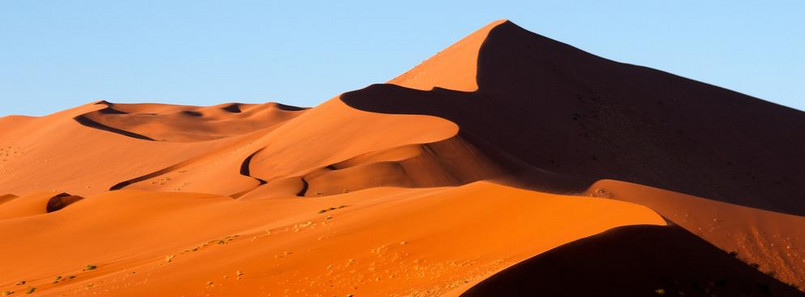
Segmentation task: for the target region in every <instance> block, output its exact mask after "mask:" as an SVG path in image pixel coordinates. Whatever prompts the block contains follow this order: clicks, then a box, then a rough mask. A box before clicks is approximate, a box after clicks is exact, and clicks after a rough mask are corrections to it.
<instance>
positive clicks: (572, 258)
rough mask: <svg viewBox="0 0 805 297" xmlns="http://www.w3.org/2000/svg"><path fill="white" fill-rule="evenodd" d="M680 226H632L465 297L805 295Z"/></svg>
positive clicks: (551, 254) (518, 268) (577, 244)
mask: <svg viewBox="0 0 805 297" xmlns="http://www.w3.org/2000/svg"><path fill="white" fill-rule="evenodd" d="M803 295H805V294H803V293H802V292H800V291H797V290H796V289H794V288H792V287H790V286H788V285H786V284H783V283H781V282H780V281H778V280H776V279H774V278H772V277H770V276H768V275H765V274H763V273H761V272H759V271H757V270H755V269H753V268H751V267H749V266H746V265H745V264H744V263H742V262H740V261H738V260H736V259H735V258H733V257H732V256H730V255H728V254H727V253H725V252H723V251H721V250H719V249H718V248H716V247H714V246H712V245H710V244H709V243H707V242H706V241H704V240H701V239H699V238H698V237H696V236H694V235H693V234H690V233H688V232H687V231H685V230H684V229H682V228H679V227H676V226H627V227H620V228H616V229H613V230H610V231H606V232H603V233H601V234H598V235H594V236H591V237H589V238H584V239H580V240H577V241H574V242H571V243H568V244H565V245H563V246H560V247H558V248H556V249H553V250H551V251H548V252H545V253H543V254H540V255H538V256H536V257H533V258H531V259H528V260H525V261H523V262H521V263H519V264H517V265H514V266H512V267H509V268H507V269H505V270H503V271H501V272H499V273H497V274H495V275H493V276H492V277H490V278H488V279H486V280H484V281H483V282H481V283H480V284H478V285H476V286H474V287H473V288H471V289H469V290H468V291H467V292H465V293H464V294H462V295H461V296H463V297H464V296H465V297H472V296H502V297H503V296H803Z"/></svg>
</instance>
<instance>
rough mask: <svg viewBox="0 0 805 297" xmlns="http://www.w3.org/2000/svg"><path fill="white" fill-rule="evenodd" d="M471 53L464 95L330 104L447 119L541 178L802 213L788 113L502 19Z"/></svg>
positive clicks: (799, 127) (408, 92) (368, 91)
mask: <svg viewBox="0 0 805 297" xmlns="http://www.w3.org/2000/svg"><path fill="white" fill-rule="evenodd" d="M477 56H478V58H477V62H476V63H477V74H476V77H475V79H476V80H477V86H478V89H477V90H476V91H473V92H466V91H455V90H448V89H442V88H438V87H436V88H433V89H432V90H429V91H422V90H416V89H409V88H406V87H405V86H404V85H403V86H397V85H392V84H382V85H372V86H369V87H367V88H365V89H362V90H358V91H353V92H349V93H346V94H344V95H342V96H341V99H342V100H343V101H344V102H345V103H346V104H347V105H349V106H351V107H354V108H358V109H361V110H366V111H372V112H381V113H391V114H427V115H433V116H437V117H441V118H444V119H447V120H450V121H451V122H454V123H456V124H457V125H458V126H459V127H460V132H459V133H460V135H461V136H464V138H465V139H471V140H482V141H483V142H484V143H486V144H488V146H490V147H494V148H496V149H499V150H501V151H505V152H506V153H507V154H509V155H511V156H512V157H514V158H516V159H517V160H520V161H522V162H523V163H525V164H527V165H530V166H533V167H536V168H539V169H542V170H545V171H548V172H554V173H558V174H561V175H568V176H573V177H577V178H582V179H587V180H595V179H602V178H611V179H618V180H625V181H631V182H636V183H640V184H645V185H650V186H654V187H660V188H665V189H671V190H674V191H679V192H684V193H690V194H693V195H697V196H702V197H710V198H713V199H718V200H721V201H725V202H730V203H736V204H741V205H746V206H751V207H756V208H762V209H768V210H774V211H778V212H785V213H791V214H798V215H803V214H805V203H802V201H801V199H793V198H792V197H791V195H792V194H793V193H797V192H798V191H799V189H798V187H799V185H798V183H797V181H798V180H803V179H805V170H803V168H805V166H802V165H803V164H805V154H801V153H800V152H798V150H799V148H802V147H805V134H803V133H801V131H803V130H805V115H803V113H802V112H800V111H796V110H793V109H789V108H786V107H783V106H779V105H775V104H772V103H769V102H765V101H762V100H759V99H756V98H752V97H749V96H745V95H742V94H738V93H735V92H732V91H729V90H725V89H721V88H718V87H714V86H710V85H706V84H703V83H699V82H696V81H692V80H688V79H685V78H681V77H677V76H674V75H671V74H668V73H664V72H661V71H657V70H653V69H648V68H644V67H638V66H632V65H627V64H621V63H616V62H613V61H609V60H606V59H603V58H599V57H597V56H594V55H591V54H588V53H585V52H583V51H581V50H578V49H576V48H573V47H571V46H568V45H565V44H562V43H559V42H556V41H553V40H550V39H547V38H544V37H542V36H539V35H537V34H534V33H531V32H528V31H526V30H524V29H522V28H520V27H517V26H516V25H514V24H512V23H510V22H504V23H501V24H499V25H497V26H495V27H494V28H492V29H491V30H489V33H488V36H486V38H485V40H484V41H483V44H482V45H481V46H480V48H479V49H478V54H477ZM425 64H427V62H426V63H423V65H425ZM415 70H416V69H415ZM441 74H442V73H435V74H434V73H431V74H430V75H432V76H439V75H441ZM449 74H450V73H447V75H449ZM413 86H414V87H417V86H418V84H414V85H413ZM756 119H762V125H758V124H756ZM466 135H472V136H471V137H468V136H466Z"/></svg>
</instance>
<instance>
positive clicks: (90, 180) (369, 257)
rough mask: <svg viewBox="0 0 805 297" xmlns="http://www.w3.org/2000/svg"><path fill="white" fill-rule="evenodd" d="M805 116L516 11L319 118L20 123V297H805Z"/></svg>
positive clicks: (274, 112)
mask: <svg viewBox="0 0 805 297" xmlns="http://www.w3.org/2000/svg"><path fill="white" fill-rule="evenodd" d="M802 131H805V114H803V113H802V112H800V111H796V110H794V109H790V108H786V107H783V106H779V105H775V104H772V103H769V102H766V101H763V100H760V99H757V98H752V97H749V96H746V95H743V94H739V93H735V92H732V91H729V90H725V89H722V88H719V87H715V86H711V85H707V84H704V83H700V82H696V81H692V80H689V79H685V78H682V77H678V76H674V75H672V74H668V73H665V72H661V71H658V70H653V69H649V68H644V67H639V66H634V65H627V64H622V63H618V62H614V61H610V60H607V59H604V58H601V57H597V56H594V55H592V54H589V53H586V52H584V51H581V50H579V49H576V48H573V47H571V46H569V45H566V44H562V43H559V42H557V41H554V40H551V39H548V38H545V37H542V36H540V35H537V34H534V33H531V32H528V31H526V30H524V29H522V28H520V27H518V26H517V25H515V24H513V23H511V22H509V21H505V20H504V21H496V22H493V23H491V24H489V25H487V26H486V27H483V28H481V29H480V30H478V31H476V32H474V33H472V34H470V35H469V36H467V37H466V38H465V39H462V40H461V41H459V42H457V43H455V44H454V45H452V46H450V47H449V48H447V49H445V50H444V51H441V52H440V53H438V54H437V55H435V56H433V57H432V58H430V59H428V60H426V61H425V62H423V63H421V64H420V65H417V66H416V67H414V68H413V69H411V70H410V71H408V72H406V73H404V74H402V75H400V76H398V77H396V78H394V79H392V80H390V81H389V82H388V83H387V84H375V85H371V86H368V87H366V88H364V89H361V90H356V91H351V92H347V93H344V94H342V95H340V96H338V97H336V98H332V99H330V100H328V101H326V102H324V103H322V104H321V105H319V106H316V107H313V108H300V107H294V106H288V105H283V104H279V103H264V104H240V103H226V104H221V105H216V106H205V107H201V106H179V105H167V104H119V103H112V102H108V101H97V102H92V103H89V104H86V105H82V106H78V107H75V108H72V109H69V110H65V111H61V112H57V113H54V114H51V115H47V116H43V117H25V116H9V117H4V118H0V262H1V263H3V267H4V269H0V293H3V294H5V295H6V296H9V295H12V296H16V295H25V294H26V293H27V292H30V293H31V294H32V295H41V296H90V295H98V296H741V294H743V295H745V296H803V295H805V293H803V292H802V291H799V290H797V289H800V290H802V289H803V288H805V203H803V200H802V195H801V194H800V187H801V181H803V180H805V154H803V153H802V148H805V134H803V133H802Z"/></svg>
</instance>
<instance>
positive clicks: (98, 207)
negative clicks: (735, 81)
mask: <svg viewBox="0 0 805 297" xmlns="http://www.w3.org/2000/svg"><path fill="white" fill-rule="evenodd" d="M490 197H495V199H489V198H490ZM121 205H124V206H125V207H120V206H121ZM342 206H343V207H342ZM331 208H332V209H331ZM321 210H327V211H325V212H321ZM142 213H148V216H147V217H142V215H141V214H142ZM588 217H594V219H586V218H588ZM2 222H3V223H2V224H0V233H1V234H4V236H10V237H11V238H18V237H25V238H26V239H27V240H29V243H30V246H23V245H19V244H15V243H13V242H2V243H0V249H2V250H3V251H4V257H5V258H4V263H6V264H7V265H10V267H18V269H13V270H4V271H2V272H0V279H2V280H7V281H6V282H5V283H0V289H13V288H14V285H13V283H16V282H18V281H19V280H25V281H26V283H27V285H30V286H34V287H36V288H37V290H39V291H40V292H41V293H42V294H43V295H53V296H57V295H63V294H65V295H70V296H73V295H79V296H83V295H87V294H93V293H103V292H104V291H106V290H112V291H113V292H114V295H116V296H129V295H131V296H134V295H142V294H147V292H154V290H158V291H159V292H162V293H163V294H165V295H174V294H188V295H196V294H204V293H212V294H221V295H239V294H247V292H253V293H254V294H255V295H266V294H268V293H273V294H275V295H276V294H280V295H281V294H283V293H284V290H286V289H290V290H291V293H289V294H290V295H295V296H304V295H309V294H313V293H321V294H330V293H332V294H338V295H340V296H343V295H345V294H347V293H352V294H356V295H361V294H363V295H373V296H380V295H382V296H394V295H397V296H402V295H405V294H414V293H416V292H420V293H426V292H429V294H436V293H441V292H448V291H450V290H451V289H453V288H455V287H456V286H458V285H460V284H464V283H465V282H468V281H472V280H476V279H479V278H483V277H485V276H486V275H488V274H491V273H493V272H495V271H497V270H499V269H502V268H504V267H506V266H508V265H510V264H513V263H516V262H517V261H520V260H522V259H525V258H528V257H530V256H531V255H533V254H536V253H539V252H541V251H545V250H548V249H550V248H553V247H555V246H558V245H560V244H563V243H566V242H569V241H572V240H575V239H578V238H581V237H585V236H589V235H592V234H595V233H598V232H601V231H604V230H607V229H609V228H612V227H617V226H622V225H630V224H658V225H663V224H664V220H663V219H662V218H661V217H660V216H659V215H657V214H656V213H654V212H653V211H651V210H649V209H648V208H645V207H642V206H639V205H635V204H631V203H625V202H619V201H613V200H603V199H590V198H584V197H572V196H558V195H552V194H544V193H537V192H531V191H526V190H520V189H515V188H510V187H505V186H500V185H495V184H491V183H485V182H479V183H473V184H469V185H465V186H462V187H455V188H454V187H450V188H428V189H401V188H376V189H371V190H366V191H358V192H354V193H348V194H343V195H336V196H330V197H324V198H311V199H297V198H294V197H288V198H281V199H269V200H265V199H256V200H243V201H241V200H232V199H229V198H226V197H223V196H215V195H205V194H189V193H153V192H140V191H130V190H121V191H113V192H108V193H104V194H100V195H96V196H91V197H88V198H87V199H85V200H84V201H82V202H81V203H77V204H75V205H74V206H70V207H67V208H65V209H63V210H61V211H58V212H54V213H49V214H43V215H39V216H30V217H25V218H20V219H13V220H7V221H2ZM68 222H69V223H68ZM122 226H126V227H125V228H121V227H122ZM33 228H35V229H34V230H38V231H37V232H36V234H35V236H32V234H30V230H32V229H33ZM495 230H508V231H507V232H506V233H497V232H495ZM67 242H69V249H66V250H65V249H64V248H60V247H62V246H63V244H65V243H67ZM435 247H440V248H435ZM135 251H136V252H135ZM66 255H69V256H66ZM86 265H96V266H97V267H98V268H97V269H96V270H92V271H88V272H84V271H81V269H82V268H84V267H85V266H86ZM237 271H241V272H242V273H243V275H242V277H238V276H237V275H236V274H237V273H236V272H237ZM58 275H61V276H64V277H67V276H69V275H75V276H76V277H75V278H74V279H72V280H66V281H64V282H60V283H58V284H53V283H52V281H53V280H54V278H55V277H56V276H58ZM225 276H228V277H226V278H225ZM209 281H212V282H213V285H208V284H207V282H209ZM89 284H92V286H91V287H87V286H88V285H89ZM412 285H414V286H413V287H412ZM356 287H357V288H356Z"/></svg>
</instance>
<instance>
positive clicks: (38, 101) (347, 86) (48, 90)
mask: <svg viewBox="0 0 805 297" xmlns="http://www.w3.org/2000/svg"><path fill="white" fill-rule="evenodd" d="M558 2H559V1H467V0H465V1H440V2H438V3H436V2H435V1H394V2H391V1H318V2H307V3H301V1H0V57H2V59H0V102H1V103H2V104H0V116H3V115H9V114H25V115H45V114H49V113H52V112H55V111H58V110H62V109H65V108H69V107H72V106H76V105H80V104H84V103H87V102H91V101H95V100H100V99H106V100H109V101H113V102H162V103H176V104H191V105H212V104H218V103H223V102H233V101H235V102H265V101H278V102H283V103H286V104H291V105H298V106H314V105H317V104H319V103H321V102H323V101H324V100H327V99H329V98H332V97H334V96H337V95H338V94H340V93H342V92H346V91H350V90H354V89H360V88H363V87H365V86H367V85H369V84H372V83H380V82H385V81H387V80H389V79H391V78H393V77H395V76H396V75H398V74H400V73H402V72H404V71H406V70H408V69H410V68H411V67H413V66H415V65H416V64H418V63H420V62H421V61H423V60H425V59H427V58H428V57H430V56H431V55H433V54H435V53H437V52H438V51H439V50H442V49H444V48H445V47H447V46H448V45H450V44H452V43H453V42H455V41H458V40H459V39H461V38H462V37H463V36H465V35H467V34H469V33H471V32H472V31H474V30H476V29H478V28H480V27H482V26H484V25H486V24H487V23H489V22H491V21H493V20H496V19H510V20H512V21H513V22H515V23H517V24H518V25H520V26H522V27H524V28H525V29H527V30H530V31H533V32H536V33H539V34H542V35H545V36H547V37H550V38H553V39H556V40H559V41H562V42H566V43H569V44H571V45H573V46H576V47H579V48H581V49H583V50H586V51H588V52H592V53H594V54H597V55H600V56H603V57H606V58H610V59H614V60H617V61H620V62H626V63H632V64H638V65H644V66H648V67H652V68H657V69H661V70H664V71H668V72H671V73H674V74H677V75H681V76H685V77H688V78H692V79H696V80H700V81H704V82H707V83H710V84H714V85H718V86H721V87H725V88H728V89H732V90H735V91H738V92H741V93H745V94H749V95H752V96H756V97H759V98H762V99H765V100H768V101H772V102H775V103H779V104H782V105H786V106H789V107H793V108H796V109H799V110H805V84H803V83H802V82H803V81H805V57H803V55H802V53H803V52H805V18H803V17H802V12H803V11H805V2H803V1H768V2H757V1H739V2H735V1H706V2H707V3H703V2H702V1H662V2H661V1H619V2H618V4H612V3H606V4H605V3H603V2H604V1H573V2H572V3H569V1H566V2H568V3H558Z"/></svg>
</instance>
